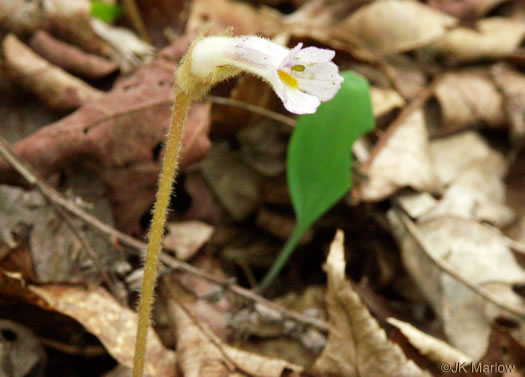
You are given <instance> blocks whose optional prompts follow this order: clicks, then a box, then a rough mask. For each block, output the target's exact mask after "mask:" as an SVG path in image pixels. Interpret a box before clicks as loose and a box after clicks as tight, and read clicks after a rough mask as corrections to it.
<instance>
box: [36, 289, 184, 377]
mask: <svg viewBox="0 0 525 377" xmlns="http://www.w3.org/2000/svg"><path fill="white" fill-rule="evenodd" d="M29 290H30V291H31V292H33V293H35V294H36V295H38V296H39V297H40V298H41V299H43V300H44V301H45V302H46V303H47V304H48V305H49V306H51V307H52V309H53V310H56V311H58V312H60V313H62V314H65V315H67V316H69V317H72V318H74V319H75V320H77V321H78V322H80V323H81V324H82V325H83V326H84V327H85V328H86V329H87V330H88V331H89V332H91V333H92V334H93V335H95V336H96V337H97V338H98V339H99V340H100V341H101V342H102V344H103V345H104V347H106V349H107V351H108V352H109V353H110V354H111V355H112V356H113V357H114V358H115V359H116V360H117V361H118V362H119V363H120V364H122V365H124V366H126V367H131V366H132V365H133V353H134V344H135V335H136V328H137V321H138V316H137V314H136V313H135V312H133V311H132V310H130V309H128V308H125V307H122V306H120V305H119V304H118V303H117V302H116V301H115V299H114V298H113V297H111V295H110V294H109V293H107V292H106V291H105V290H104V289H102V288H97V289H94V290H87V289H84V288H78V287H70V286H65V285H44V286H30V287H29ZM145 371H146V373H147V374H148V375H149V376H152V377H175V376H176V372H175V353H174V352H173V351H171V350H168V349H166V348H164V346H163V345H162V343H161V342H160V340H159V338H158V337H157V335H156V334H155V332H154V331H149V334H148V351H147V354H146V362H145Z"/></svg>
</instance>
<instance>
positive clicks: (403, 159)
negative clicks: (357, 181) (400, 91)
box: [360, 110, 441, 201]
mask: <svg viewBox="0 0 525 377" xmlns="http://www.w3.org/2000/svg"><path fill="white" fill-rule="evenodd" d="M364 173H365V174H366V175H367V179H366V180H365V181H364V182H363V184H362V185H361V187H360V192H361V197H362V198H363V199H364V200H370V201H375V200H382V199H384V198H386V197H388V196H389V195H391V194H393V193H394V192H395V191H396V190H398V189H400V188H402V187H406V186H409V187H412V188H414V189H416V190H420V191H429V192H439V191H440V189H441V186H440V185H441V184H440V181H439V178H438V177H437V176H436V174H435V172H434V167H433V163H432V158H431V155H430V150H429V144H428V133H427V129H426V126H425V120H424V117H423V112H422V111H421V110H416V111H414V112H413V113H412V114H411V115H410V116H409V117H408V118H407V119H405V121H404V122H403V123H402V124H400V125H399V127H397V128H396V129H395V130H394V131H393V132H392V133H391V134H389V135H385V141H384V143H383V144H382V145H380V146H379V147H378V146H376V152H375V154H374V152H372V156H371V157H370V160H369V161H368V162H367V165H365V167H364Z"/></svg>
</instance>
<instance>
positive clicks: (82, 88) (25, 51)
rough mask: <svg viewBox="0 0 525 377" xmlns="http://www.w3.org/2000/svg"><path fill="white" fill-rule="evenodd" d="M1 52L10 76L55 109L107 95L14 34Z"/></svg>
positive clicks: (6, 70) (7, 39) (68, 108)
mask: <svg viewBox="0 0 525 377" xmlns="http://www.w3.org/2000/svg"><path fill="white" fill-rule="evenodd" d="M2 54H3V56H4V60H3V64H2V65H3V69H4V71H5V72H6V73H7V76H8V77H9V78H10V79H11V80H12V81H14V82H16V83H18V84H20V85H21V86H23V87H24V88H25V89H27V90H29V91H31V92H33V93H34V94H35V95H36V96H38V97H39V98H40V100H41V101H43V102H44V103H46V104H47V105H48V106H49V107H51V108H53V109H55V110H59V111H70V110H74V109H76V108H78V107H80V106H83V105H85V104H88V103H91V102H95V101H96V100H98V99H100V98H102V97H103V95H104V93H103V92H101V91H100V90H98V89H95V88H93V87H91V86H90V85H88V84H86V83H85V82H83V81H82V80H80V79H78V78H76V77H74V76H72V75H70V74H69V73H67V72H65V71H64V70H62V69H61V68H59V67H57V66H55V65H53V64H51V63H49V62H47V61H46V60H44V59H43V58H41V57H40V56H38V55H37V54H35V53H34V52H33V51H31V49H30V48H29V47H27V46H26V45H25V44H23V43H22V42H20V41H19V40H18V38H16V37H15V36H14V35H13V34H9V35H8V36H7V37H6V38H5V39H4V41H3V43H2Z"/></svg>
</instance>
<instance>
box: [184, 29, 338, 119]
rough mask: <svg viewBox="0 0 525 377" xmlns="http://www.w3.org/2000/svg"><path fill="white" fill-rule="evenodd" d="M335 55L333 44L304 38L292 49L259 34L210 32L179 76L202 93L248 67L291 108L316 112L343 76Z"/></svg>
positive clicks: (191, 90)
mask: <svg viewBox="0 0 525 377" xmlns="http://www.w3.org/2000/svg"><path fill="white" fill-rule="evenodd" d="M334 56H335V52H334V51H332V50H327V49H321V48H317V47H307V48H303V44H302V43H299V44H298V45H297V46H295V47H294V48H293V49H288V48H285V47H282V46H280V45H278V44H276V43H274V42H272V41H270V40H268V39H264V38H261V37H256V36H244V37H223V36H220V37H206V38H202V39H200V40H198V41H196V42H195V43H194V45H193V46H192V48H191V49H190V52H189V54H188V55H187V57H186V59H185V60H184V63H183V66H182V67H181V69H180V70H179V71H180V74H178V82H179V86H180V87H181V89H182V90H184V91H185V92H187V93H195V92H197V91H198V92H199V95H202V93H201V92H203V91H205V92H207V91H208V90H209V88H211V87H212V86H213V85H215V84H217V83H218V82H220V81H223V80H225V79H227V78H230V77H233V76H235V75H237V74H238V73H240V72H241V71H245V72H248V73H251V74H254V75H256V76H258V77H260V78H262V79H263V80H265V81H267V82H268V83H269V84H270V85H271V86H272V88H273V90H274V91H275V93H276V94H277V96H279V98H280V99H281V101H282V102H283V104H284V107H285V108H286V109H287V110H288V111H290V112H292V113H295V114H308V113H315V111H316V110H317V107H318V106H319V104H320V103H321V102H325V101H329V100H331V99H332V98H333V97H334V96H335V94H336V93H337V91H338V90H339V88H340V87H341V83H342V82H343V77H341V75H339V70H338V68H337V66H336V65H335V64H334V63H333V62H332V59H333V58H334ZM195 86H199V87H200V88H201V90H200V91H199V90H196V88H195Z"/></svg>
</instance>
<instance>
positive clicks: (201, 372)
mask: <svg viewBox="0 0 525 377" xmlns="http://www.w3.org/2000/svg"><path fill="white" fill-rule="evenodd" d="M168 305H169V308H170V312H171V314H172V315H173V316H174V318H175V321H176V323H177V364H178V366H179V368H180V370H182V372H183V374H184V376H185V377H214V376H260V377H263V376H264V377H272V376H274V377H281V376H285V375H286V376H298V375H299V372H300V371H301V369H302V368H301V367H299V366H297V365H294V364H291V363H289V362H287V361H285V360H281V359H271V358H268V357H263V356H259V355H257V354H253V353H250V352H246V351H242V350H239V349H236V348H233V347H231V346H229V345H227V344H225V343H223V342H222V341H221V340H220V339H219V338H218V337H217V336H216V335H215V334H214V333H213V332H212V331H211V330H210V329H209V328H208V326H206V325H205V324H203V323H198V322H197V319H196V318H195V317H194V316H192V315H191V314H190V312H189V311H188V308H187V306H186V305H188V304H187V303H182V302H181V301H178V300H177V301H175V300H171V301H170V302H169V303H168ZM181 305H184V307H182V306H181ZM188 306H190V305H188Z"/></svg>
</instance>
